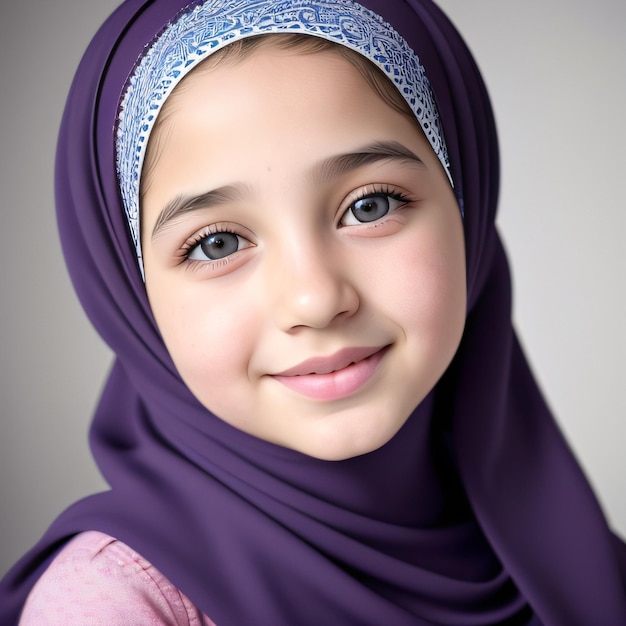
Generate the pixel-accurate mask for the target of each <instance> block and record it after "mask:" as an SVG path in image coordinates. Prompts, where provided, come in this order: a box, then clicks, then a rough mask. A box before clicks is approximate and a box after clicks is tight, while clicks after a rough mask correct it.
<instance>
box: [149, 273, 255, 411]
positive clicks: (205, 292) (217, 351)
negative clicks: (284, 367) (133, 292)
mask: <svg viewBox="0 0 626 626" xmlns="http://www.w3.org/2000/svg"><path fill="white" fill-rule="evenodd" d="M168 300H169V302H168V303H167V304H165V303H162V304H163V306H156V307H154V308H155V316H156V318H157V323H158V325H159V328H160V329H161V333H162V335H163V340H164V341H165V344H166V346H167V348H168V350H169V352H170V355H171V357H172V359H173V361H174V363H175V365H176V367H177V369H178V371H179V373H180V375H181V377H182V379H183V380H184V381H185V383H186V384H187V386H188V387H189V388H190V389H191V391H192V392H193V393H194V395H196V397H198V399H199V400H200V401H201V402H202V403H203V404H205V405H207V406H208V408H210V409H212V410H214V411H215V412H218V410H217V408H216V407H211V406H210V403H209V402H208V400H209V399H211V398H212V399H213V402H215V398H216V397H217V395H219V396H222V395H230V394H229V393H226V394H224V393H223V392H222V393H220V394H215V391H216V390H226V388H227V387H228V388H229V389H232V388H233V387H236V386H238V384H239V381H242V380H246V379H247V375H248V366H249V361H250V356H251V354H252V351H253V348H254V345H253V338H254V337H255V336H256V335H257V334H258V333H257V321H258V318H259V316H258V315H257V313H256V307H255V306H254V305H253V303H251V302H250V301H249V299H246V298H245V297H243V296H242V290H228V294H227V295H226V294H223V293H222V292H221V290H220V289H212V288H211V286H209V285H200V286H199V287H198V288H197V289H190V290H189V291H187V292H184V293H179V294H178V297H177V298H174V299H168Z"/></svg>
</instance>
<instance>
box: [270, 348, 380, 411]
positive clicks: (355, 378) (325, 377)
mask: <svg viewBox="0 0 626 626" xmlns="http://www.w3.org/2000/svg"><path fill="white" fill-rule="evenodd" d="M388 348H389V346H383V347H381V346H376V347H363V348H344V349H343V350H340V351H339V352H337V353H335V354H333V355H331V356H328V357H313V358H311V359H307V360H306V361H303V362H302V363H299V364H298V365H295V366H294V367H290V368H289V369H286V370H284V371H282V372H280V373H278V374H274V375H273V376H272V378H274V380H276V381H278V382H279V383H282V384H283V385H285V386H286V387H288V388H289V389H291V390H292V391H296V392H297V393H300V394H302V395H304V396H307V397H310V398H314V399H318V400H337V399H340V398H343V397H346V396H348V395H350V394H352V393H354V392H355V391H357V390H358V389H360V388H361V387H362V386H363V385H365V383H366V382H368V381H369V380H370V378H371V377H372V376H373V375H374V373H375V372H376V370H377V368H378V365H379V363H380V362H381V360H382V359H383V357H384V355H385V354H386V352H387V349H388Z"/></svg>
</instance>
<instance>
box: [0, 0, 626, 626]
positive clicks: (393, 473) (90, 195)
mask: <svg viewBox="0 0 626 626" xmlns="http://www.w3.org/2000/svg"><path fill="white" fill-rule="evenodd" d="M188 1H189V0H127V1H126V2H124V3H123V4H122V5H121V6H120V7H119V8H118V10H117V11H115V13H114V14H113V15H112V16H111V17H110V18H109V20H108V21H107V22H106V23H105V24H104V25H103V27H102V28H101V29H100V31H99V32H98V33H97V35H96V36H95V38H94V40H93V41H92V43H91V45H90V46H89V48H88V50H87V52H86V53H85V56H84V58H83V60H82V62H81V65H80V67H79V69H78V71H77V74H76V78H75V80H74V83H73V86H72V88H71V91H70V94H69V97H68V102H67V106H66V110H65V114H64V117H63V122H62V127H61V131H60V136H59V143H58V154H57V167H56V203H57V210H58V221H59V229H60V234H61V239H62V244H63V248H64V253H65V256H66V260H67V264H68V267H69V271H70V274H71V277H72V280H73V283H74V285H75V288H76V291H77V293H78V295H79V298H80V299H81V302H82V304H83V306H84V308H85V310H86V312H87V314H88V316H89V317H90V319H91V321H92V323H93V324H94V326H95V327H96V329H97V330H98V332H99V333H100V334H101V335H102V337H103V338H104V340H105V341H106V342H107V343H108V344H109V346H111V348H112V349H113V351H114V352H115V354H116V358H115V363H114V365H113V368H112V371H111V373H110V376H109V379H108V382H107V384H106V387H105V389H104V391H103V394H102V397H101V400H100V403H99V405H98V407H97V410H96V414H95V417H94V421H93V426H92V430H91V435H90V437H91V446H92V450H93V454H94V457H95V458H96V461H97V463H98V466H99V468H100V470H101V472H102V474H103V476H104V477H105V479H106V480H107V481H108V483H109V484H110V486H111V489H110V491H107V492H105V493H101V494H96V495H94V496H91V497H89V498H86V499H84V500H82V501H80V502H78V503H77V504H75V505H74V506H72V507H70V508H69V509H68V510H67V511H65V512H64V513H63V514H62V515H61V516H60V517H59V518H58V519H57V520H56V521H55V522H54V523H53V524H52V526H51V527H50V529H49V530H48V532H47V533H46V534H45V535H44V537H43V538H42V540H41V541H40V542H39V543H38V544H37V546H35V548H33V550H32V551H31V552H29V554H27V555H26V556H25V557H24V558H23V559H22V561H20V562H19V563H18V564H17V565H16V566H15V568H14V569H13V570H12V571H11V572H10V573H9V575H8V576H7V577H6V578H5V580H4V581H3V582H2V585H1V586H0V607H1V608H0V618H1V619H0V621H1V622H2V623H3V624H4V623H14V622H15V621H16V620H17V616H18V614H19V611H20V608H21V606H22V604H23V602H24V599H25V597H26V595H27V594H28V592H29V590H30V588H31V587H32V585H33V584H34V583H35V581H36V580H37V578H38V577H39V576H40V575H41V574H42V573H43V571H44V570H45V568H46V567H47V565H48V564H49V563H50V561H51V559H52V558H53V557H54V555H55V554H56V553H57V552H58V550H59V549H60V548H61V547H62V546H63V545H64V544H65V542H67V540H68V539H69V538H70V537H71V536H73V535H75V534H76V533H79V532H81V531H86V530H99V531H101V532H104V533H107V534H109V535H111V536H113V537H116V538H117V539H119V540H121V541H123V542H125V543H127V544H128V545H129V546H131V547H132V548H133V549H134V550H136V551H137V552H139V553H140V554H142V556H144V557H145V558H146V559H147V560H149V561H150V562H151V563H152V564H153V565H155V567H157V569H159V570H160V571H161V572H162V573H163V574H164V575H165V576H166V577H167V578H168V579H169V580H170V581H171V582H172V583H173V584H174V585H175V586H176V587H178V588H179V589H180V590H181V591H182V592H183V593H184V594H185V595H186V596H187V597H189V598H190V600H191V601H192V602H193V603H194V604H195V605H196V606H197V607H198V608H199V609H200V610H202V611H203V612H204V613H206V614H207V615H208V616H209V617H210V618H211V619H212V620H214V621H215V622H216V623H217V624H218V626H241V625H243V624H260V625H263V624H267V625H272V626H277V625H278V626H280V625H294V624H298V625H299V626H300V625H303V626H306V625H307V624H338V625H345V624H363V625H368V624H369V625H380V624H393V625H394V626H405V625H406V626H408V625H412V626H413V625H420V624H442V625H443V624H445V625H455V626H463V625H470V624H480V625H488V624H527V623H530V620H531V619H535V620H536V621H535V622H534V623H539V621H540V622H542V623H543V624H558V625H561V624H563V625H564V624H567V625H568V626H576V625H588V624H624V623H626V600H625V598H626V592H625V590H624V581H623V579H622V577H621V574H620V571H619V567H620V564H619V562H618V557H617V551H618V550H622V548H621V546H618V544H617V542H616V541H615V540H614V538H613V536H612V535H611V534H610V532H609V530H608V528H607V525H606V522H605V520H604V518H603V516H602V513H601V511H600V509H599V506H598V504H597V502H596V500H595V498H594V496H593V494H592V492H591V490H590V488H589V486H588V484H587V482H586V480H585V478H584V476H583V475H582V473H581V471H580V469H579V467H578V465H577V463H576V461H575V460H574V458H573V456H572V454H571V453H570V451H569V450H568V448H567V446H566V444H565V442H564V440H563V438H562V436H561V434H560V433H559V431H558V428H557V426H556V424H555V422H554V420H553V418H552V416H551V415H550V412H549V410H548V409H547V407H546V405H545V403H544V401H543V399H542V397H541V394H540V392H539V390H538V388H537V385H536V383H535V381H534V379H533V376H532V374H531V372H530V370H529V368H528V366H527V363H526V360H525V358H524V356H523V354H522V351H521V349H520V346H519V343H518V341H517V339H516V337H515V333H514V331H513V329H512V325H511V310H510V306H511V304H510V301H511V294H510V277H509V271H508V266H507V262H506V258H505V255H504V252H503V248H502V246H501V243H500V240H499V237H498V234H497V232H496V230H495V226H494V219H495V213H496V205H497V194H498V182H499V159H498V147H497V139H496V132H495V126H494V119H493V114H492V111H491V107H490V103H489V99H488V96H487V94H486V91H485V87H484V85H483V82H482V79H481V77H480V74H479V72H478V69H477V67H476V65H475V63H474V61H473V59H472V57H471V55H470V53H469V51H468V50H467V48H466V46H465V44H464V43H463V41H462V39H461V37H460V36H459V34H458V33H457V32H456V30H455V29H454V27H453V26H452V24H451V23H450V22H449V20H448V19H447V18H446V17H445V16H444V15H443V13H442V12H441V11H440V10H439V9H438V8H437V7H436V6H435V5H434V4H433V3H432V2H431V1H430V0H363V1H362V2H360V4H361V5H363V6H364V7H366V8H368V9H370V10H371V11H374V12H375V13H376V14H378V15H379V16H381V18H382V19H383V20H385V22H387V23H389V24H390V25H391V27H393V28H394V29H395V30H396V31H397V32H399V33H400V34H401V36H402V37H403V38H404V39H405V40H406V41H407V42H408V44H409V46H410V47H411V48H412V49H413V50H414V51H415V53H416V55H417V57H418V58H419V60H420V62H421V64H422V65H423V67H424V68H425V71H426V75H427V76H428V79H429V81H430V85H431V87H432V91H433V93H434V95H435V99H436V104H437V109H438V114H439V118H440V123H441V128H442V130H443V135H444V137H445V140H446V144H447V149H448V157H449V161H450V171H451V173H452V178H453V181H454V189H455V193H456V195H457V198H458V201H459V205H460V206H461V208H462V210H463V213H464V228H465V238H466V250H467V285H468V295H469V301H468V314H467V322H466V330H465V334H464V337H463V339H462V342H461V345H460V347H459V350H458V352H457V355H456V356H455V358H454V361H453V362H452V364H451V365H450V367H449V369H448V370H447V372H446V373H445V374H444V376H443V377H442V379H441V380H440V382H439V383H438V384H437V385H436V387H435V389H434V390H433V391H432V392H431V393H430V394H429V395H428V396H427V398H426V399H425V400H424V401H423V402H422V403H421V404H420V405H419V406H418V407H417V408H416V409H415V411H414V412H413V414H412V415H411V416H410V418H409V419H408V421H407V423H406V424H405V426H404V427H403V428H402V429H401V430H400V431H399V432H398V434H397V435H396V436H395V437H394V438H393V439H392V440H391V441H390V442H388V443H387V444H386V445H384V446H383V447H381V448H380V449H378V450H375V451H373V452H371V453H369V454H365V455H362V456H359V457H356V458H352V459H348V460H345V461H335V462H328V461H321V460H318V459H314V458H310V457H308V456H306V455H303V454H301V453H298V452H295V451H293V450H289V449H285V448H282V447H280V446H277V445H274V444H271V443H269V442H266V441H262V440H259V439H257V438H255V437H253V436H251V435H248V434H246V433H243V432H241V431H239V430H237V429H235V428H234V427H232V426H230V425H228V424H227V423H225V422H223V421H222V420H220V419H218V418H217V417H215V416H213V415H211V413H209V412H208V411H207V409H206V408H204V407H203V406H201V405H200V403H199V402H198V401H197V400H196V399H195V398H194V397H193V395H192V394H191V392H190V391H189V390H188V389H187V387H186V386H185V384H184V383H183V382H182V380H181V379H180V377H179V375H178V374H177V372H176V369H175V367H174V365H173V363H172V361H171V359H170V357H169V355H168V353H167V350H166V348H165V346H164V344H163V341H162V340H161V338H160V335H159V331H158V328H157V327H156V324H155V322H154V319H153V317H152V313H151V310H150V306H149V303H148V300H147V296H146V291H145V288H144V284H143V281H142V276H141V272H140V271H139V268H138V265H137V259H136V255H135V249H134V246H133V245H132V243H131V239H130V237H129V232H128V230H129V229H128V224H127V221H126V216H125V212H124V208H123V206H122V200H121V194H120V188H119V182H118V177H117V171H116V154H115V133H116V127H117V122H118V115H119V111H120V102H121V99H122V96H123V93H124V92H125V89H126V87H127V81H128V78H129V76H131V75H132V72H133V70H134V68H135V67H136V64H137V62H138V61H140V60H141V58H143V56H144V55H145V53H146V50H149V44H150V43H151V42H152V41H153V40H154V38H155V36H157V35H158V34H159V33H160V32H161V31H162V30H163V28H164V27H165V26H166V25H167V24H169V23H171V22H172V21H173V20H174V19H175V17H176V16H177V15H178V14H179V12H180V11H181V10H185V9H186V5H187V4H188ZM325 3H326V4H330V3H327V2H325V0H319V1H318V2H315V3H310V4H311V5H312V4H316V5H319V4H325ZM342 3H343V4H346V3H350V0H346V1H345V2H342ZM193 4H194V5H195V4H197V3H193ZM274 4H276V5H278V4H281V5H282V4H284V3H282V2H277V1H276V2H274ZM294 4H297V5H300V4H303V3H300V2H297V3H294ZM304 4H307V3H306V2H305V3H304ZM333 4H334V3H333ZM327 9H328V10H330V9H329V8H328V7H327ZM622 555H623V553H622ZM532 616H534V617H532Z"/></svg>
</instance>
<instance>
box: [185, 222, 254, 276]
mask: <svg viewBox="0 0 626 626" xmlns="http://www.w3.org/2000/svg"><path fill="white" fill-rule="evenodd" d="M221 234H229V235H233V236H235V237H237V240H238V244H237V250H236V252H239V251H240V250H245V249H246V248H249V247H250V246H251V245H253V244H252V243H251V242H250V240H249V239H248V238H247V237H246V236H244V235H242V234H240V233H239V232H237V230H236V229H235V228H234V227H233V226H231V225H230V224H226V223H221V222H218V223H216V224H210V225H209V226H205V227H204V228H202V229H201V230H199V231H198V232H197V233H195V234H194V235H192V236H191V237H190V238H189V239H188V240H187V241H186V242H185V243H184V244H183V246H182V247H181V250H180V255H181V257H182V261H183V262H185V261H187V262H189V263H194V264H196V263H200V264H203V265H211V266H212V267H214V268H218V267H221V266H223V265H225V264H227V263H229V262H230V257H231V256H232V254H228V255H226V256H224V257H222V258H220V259H209V258H207V259H193V258H191V256H192V254H193V253H194V251H195V250H197V249H198V248H199V247H200V246H201V244H202V243H203V242H204V241H205V240H206V239H208V238H209V237H211V235H221ZM242 242H246V243H247V245H245V246H243V247H241V244H242Z"/></svg>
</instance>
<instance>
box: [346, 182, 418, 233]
mask: <svg viewBox="0 0 626 626" xmlns="http://www.w3.org/2000/svg"><path fill="white" fill-rule="evenodd" d="M367 198H386V199H389V198H391V199H392V200H394V201H395V202H397V203H398V205H397V206H395V207H393V206H392V207H388V210H387V212H386V213H385V214H384V215H383V216H381V217H379V218H375V219H372V220H370V221H363V222H361V221H359V220H357V218H356V216H354V213H352V215H353V219H354V223H352V224H342V223H341V222H342V221H343V220H344V218H345V216H346V215H348V214H349V213H350V212H351V211H353V210H354V208H355V205H356V204H357V203H358V202H360V201H361V200H365V199H367ZM349 201H350V204H349V205H348V207H347V208H346V209H345V210H344V211H342V212H341V216H340V218H339V226H340V227H341V228H345V227H346V226H368V225H372V226H373V225H375V224H377V223H378V222H380V221H381V220H382V219H384V218H385V217H387V216H388V215H389V214H391V213H393V212H394V211H396V210H398V209H400V208H402V207H403V206H404V205H406V204H408V203H409V202H411V199H410V198H409V197H408V196H407V195H406V194H405V193H403V192H401V191H399V190H398V189H397V188H395V187H392V186H391V185H370V186H369V188H364V189H363V190H360V191H359V192H358V195H357V196H356V197H354V198H349Z"/></svg>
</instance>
